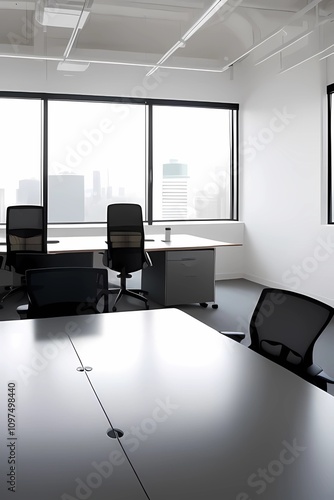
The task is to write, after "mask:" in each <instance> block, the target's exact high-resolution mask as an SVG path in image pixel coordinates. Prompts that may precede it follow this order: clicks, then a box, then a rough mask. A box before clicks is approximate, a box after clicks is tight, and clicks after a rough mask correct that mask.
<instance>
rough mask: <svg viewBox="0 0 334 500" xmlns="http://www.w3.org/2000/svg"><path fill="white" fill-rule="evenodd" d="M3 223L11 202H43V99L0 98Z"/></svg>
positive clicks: (0, 208) (0, 206)
mask: <svg viewBox="0 0 334 500" xmlns="http://www.w3.org/2000/svg"><path fill="white" fill-rule="evenodd" d="M0 116H1V120H0V144H1V147H0V163H1V183H0V223H5V222H6V208H7V207H8V206H10V205H16V204H20V205H35V204H36V205H40V204H41V203H42V182H41V179H42V128H41V127H42V102H41V100H36V99H0Z"/></svg>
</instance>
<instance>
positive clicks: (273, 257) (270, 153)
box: [238, 59, 334, 304]
mask: <svg viewBox="0 0 334 500" xmlns="http://www.w3.org/2000/svg"><path fill="white" fill-rule="evenodd" d="M327 64H328V65H332V61H329V60H328V62H327ZM327 69H328V72H326V70H327ZM333 74H334V73H333V71H332V66H330V67H328V68H326V62H319V61H317V60H316V59H312V60H310V61H309V62H307V63H305V64H302V65H300V66H298V67H296V68H294V69H292V70H290V71H288V72H286V73H283V74H279V73H278V64H277V60H276V61H268V62H267V63H264V64H263V65H261V66H257V67H253V68H252V67H251V66H250V65H248V67H244V68H240V70H239V72H238V76H239V78H242V77H243V78H245V75H247V88H245V90H244V96H243V97H242V98H241V104H242V105H241V141H242V142H243V148H242V153H241V178H242V187H241V200H242V204H241V219H242V220H243V221H244V223H245V241H244V243H245V248H244V252H245V253H244V256H245V262H244V264H245V268H244V270H245V277H247V278H248V279H251V280H254V281H256V282H259V283H261V284H265V285H273V286H280V287H283V288H287V289H294V290H296V291H299V292H301V293H305V294H308V295H312V296H314V297H318V298H320V299H322V300H324V301H325V302H328V303H331V304H334V286H333V279H332V277H333V271H334V227H333V226H328V225H326V223H325V222H326V220H325V209H326V182H325V176H326V167H327V158H326V154H325V152H326V149H325V147H326V143H325V141H326V134H327V129H326V120H325V118H326V85H327V83H330V82H329V81H328V82H327V78H330V76H329V75H333ZM327 75H328V76H327Z"/></svg>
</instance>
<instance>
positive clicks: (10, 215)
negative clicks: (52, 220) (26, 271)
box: [6, 205, 47, 268]
mask: <svg viewBox="0 0 334 500" xmlns="http://www.w3.org/2000/svg"><path fill="white" fill-rule="evenodd" d="M6 243H7V258H6V265H7V266H8V267H9V268H11V267H14V268H15V267H16V266H15V260H16V254H17V253H18V252H20V253H25V252H46V251H47V240H46V226H45V217H44V208H43V207H42V206H36V205H14V206H10V207H7V214H6Z"/></svg>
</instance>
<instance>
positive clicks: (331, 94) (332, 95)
mask: <svg viewBox="0 0 334 500" xmlns="http://www.w3.org/2000/svg"><path fill="white" fill-rule="evenodd" d="M333 99H334V83H332V84H331V85H328V86H327V119H328V123H327V132H328V136H327V158H328V172H327V182H328V193H327V223H328V224H334V217H333V197H334V193H333V191H334V189H333V187H332V182H333V181H332V179H333V172H332V169H333V167H334V162H333V158H332V154H333V148H334V144H333V145H332V133H333V132H334V131H333V130H332V103H333ZM333 118H334V117H333Z"/></svg>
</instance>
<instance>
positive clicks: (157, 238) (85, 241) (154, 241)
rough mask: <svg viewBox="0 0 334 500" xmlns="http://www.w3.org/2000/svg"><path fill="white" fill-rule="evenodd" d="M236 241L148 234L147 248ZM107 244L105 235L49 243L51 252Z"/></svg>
mask: <svg viewBox="0 0 334 500" xmlns="http://www.w3.org/2000/svg"><path fill="white" fill-rule="evenodd" d="M236 245H239V244H236V243H227V242H223V241H217V240H211V239H208V238H201V237H198V236H192V235H189V234H173V235H172V237H171V241H170V242H166V241H164V235H162V234H160V235H147V236H146V239H145V249H146V250H147V251H149V252H154V251H161V250H163V251H166V250H191V249H205V248H216V247H221V246H236ZM106 246H107V243H106V238H105V236H90V237H89V236H76V237H69V236H66V237H62V238H59V243H52V244H49V245H48V251H49V252H70V251H102V250H105V249H106Z"/></svg>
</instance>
